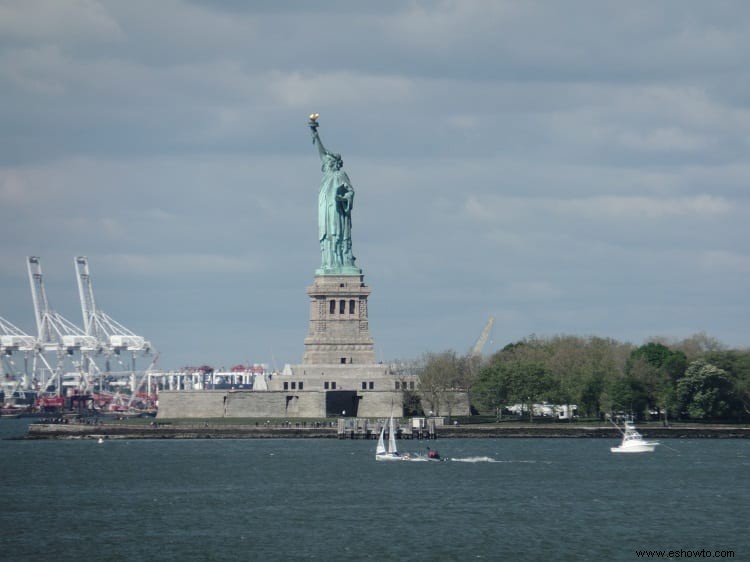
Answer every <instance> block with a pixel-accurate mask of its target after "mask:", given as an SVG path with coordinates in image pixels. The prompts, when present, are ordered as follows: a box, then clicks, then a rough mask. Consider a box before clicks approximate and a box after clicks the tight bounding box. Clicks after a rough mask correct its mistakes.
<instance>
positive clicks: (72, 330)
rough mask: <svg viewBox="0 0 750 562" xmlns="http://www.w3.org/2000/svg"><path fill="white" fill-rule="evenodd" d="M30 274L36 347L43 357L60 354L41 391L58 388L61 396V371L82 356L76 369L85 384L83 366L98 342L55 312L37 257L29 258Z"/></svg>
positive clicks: (43, 382) (43, 381) (43, 379)
mask: <svg viewBox="0 0 750 562" xmlns="http://www.w3.org/2000/svg"><path fill="white" fill-rule="evenodd" d="M26 264H27V267H28V271H29V283H30V284H31V298H32V300H33V302H34V319H35V320H36V327H37V336H36V339H37V346H38V349H39V351H40V354H41V355H43V354H44V353H45V352H55V353H56V354H57V365H56V367H55V369H54V372H53V373H52V377H51V379H50V380H49V381H47V380H45V379H46V377H44V376H42V391H43V392H44V391H46V390H47V388H48V387H49V386H50V385H52V384H56V392H57V394H58V396H59V395H61V394H62V369H63V366H64V364H65V360H66V359H71V360H73V358H74V356H75V354H76V353H79V354H80V356H81V359H82V361H81V362H80V363H78V365H77V367H78V370H79V372H80V375H81V379H82V380H83V379H84V377H85V375H86V373H84V372H83V370H82V369H81V364H82V363H84V362H85V361H83V359H85V358H86V357H87V356H88V355H89V354H91V353H95V352H96V351H97V350H98V346H97V341H96V338H95V337H93V336H89V335H87V334H86V333H85V332H84V331H83V330H81V329H80V328H79V327H78V326H76V325H75V324H73V323H72V322H70V321H69V320H66V319H65V318H64V317H63V316H62V315H60V314H59V313H57V312H55V311H54V310H52V308H51V307H50V306H49V301H48V300H47V292H46V290H45V289H44V278H43V276H42V266H41V263H40V259H39V257H38V256H29V257H28V259H27V262H26Z"/></svg>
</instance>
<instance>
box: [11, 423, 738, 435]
mask: <svg viewBox="0 0 750 562" xmlns="http://www.w3.org/2000/svg"><path fill="white" fill-rule="evenodd" d="M639 431H640V432H641V433H642V434H643V435H644V437H646V438H650V439H655V438H667V439H669V438H672V439H696V438H723V439H746V438H750V426H740V425H699V424H690V425H687V424H685V425H683V424H679V425H673V426H670V427H664V426H657V425H654V426H642V427H641V426H639ZM436 433H437V435H436V437H437V438H438V439H451V438H533V437H538V438H551V437H552V438H554V437H561V438H607V439H616V438H618V437H619V436H620V433H619V431H618V430H617V429H616V428H614V427H606V426H587V425H583V424H581V425H579V424H570V425H568V424H565V425H563V424H541V423H540V424H497V425H495V424H487V425H479V424H477V425H459V426H455V425H454V426H442V427H438V428H437V432H436ZM100 437H101V438H103V439H336V438H342V439H343V438H346V435H341V434H340V433H339V432H338V430H337V428H336V427H335V426H334V427H331V426H329V425H326V426H322V425H321V426H320V427H315V426H314V425H313V426H291V425H287V424H281V425H262V424H261V425H253V424H233V425H230V424H223V423H222V424H212V423H211V422H210V421H209V422H206V423H202V424H196V423H179V422H173V423H153V424H143V423H128V422H120V423H102V424H82V423H35V424H31V425H29V430H28V433H27V435H26V439H98V438H100Z"/></svg>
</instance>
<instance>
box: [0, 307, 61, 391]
mask: <svg viewBox="0 0 750 562" xmlns="http://www.w3.org/2000/svg"><path fill="white" fill-rule="evenodd" d="M37 347H38V346H37V342H36V338H35V337H34V336H30V335H29V334H27V333H25V332H24V331H23V330H21V329H20V328H19V327H17V326H15V325H13V324H12V323H10V322H9V321H8V320H6V319H5V318H3V317H2V316H0V357H2V365H3V367H4V374H6V375H10V376H11V377H12V378H11V380H7V379H6V380H4V381H3V387H4V389H7V390H8V391H9V392H6V395H5V398H6V400H8V398H9V397H10V396H12V395H13V394H14V393H15V392H17V391H18V390H20V389H23V390H26V389H28V387H29V384H30V381H29V380H28V377H29V354H34V359H35V360H34V364H36V355H35V354H36V352H37ZM19 352H21V353H23V354H24V369H23V375H19V374H18V373H17V372H16V369H15V362H14V361H13V355H14V354H15V353H19ZM42 359H44V356H42ZM47 367H48V368H49V365H47Z"/></svg>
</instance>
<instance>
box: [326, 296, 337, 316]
mask: <svg viewBox="0 0 750 562" xmlns="http://www.w3.org/2000/svg"><path fill="white" fill-rule="evenodd" d="M328 312H330V313H331V314H334V313H335V312H336V301H335V300H333V299H331V302H330V303H329V309H328Z"/></svg>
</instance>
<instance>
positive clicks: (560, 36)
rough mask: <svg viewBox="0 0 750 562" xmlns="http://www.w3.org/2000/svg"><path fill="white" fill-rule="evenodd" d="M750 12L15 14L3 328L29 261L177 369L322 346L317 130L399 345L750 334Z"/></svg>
mask: <svg viewBox="0 0 750 562" xmlns="http://www.w3.org/2000/svg"><path fill="white" fill-rule="evenodd" d="M749 28H750V3H748V2H745V1H744V0H737V1H715V2H704V1H702V0H695V1H689V0H675V1H660V2H653V1H652V0H644V1H638V0H631V1H628V2H621V1H611V2H607V1H602V0H591V1H570V2H557V1H537V2H535V1H531V0H523V1H520V0H519V1H470V0H460V1H456V2H451V1H441V2H437V1H413V2H409V1H396V0H394V1H378V2H373V1H366V2H352V1H348V0H346V1H345V0H341V1H338V2H307V1H302V0H300V1H297V2H291V1H290V2H283V1H275V0H266V1H254V2H253V1H247V2H245V1H240V0H234V1H225V2H221V1H213V0H212V1H209V0H161V1H159V2H153V1H152V0H142V1H141V0H128V1H127V2H122V1H116V0H111V1H107V0H24V1H23V2H18V1H15V0H0V92H2V94H1V98H0V99H2V104H0V235H1V236H2V240H1V242H0V291H1V294H2V298H1V299H0V316H2V317H3V318H5V319H6V320H9V321H10V322H12V323H13V324H15V325H17V326H18V327H20V328H22V329H23V330H24V331H26V332H28V333H30V334H32V335H33V334H35V330H36V327H35V323H34V318H33V306H32V301H31V294H30V289H29V281H28V275H27V270H26V256H29V255H36V256H39V257H40V258H41V265H42V269H43V272H44V280H45V285H46V290H47V295H48V297H49V300H50V304H51V305H52V307H53V308H54V309H55V310H56V311H58V312H59V313H61V314H62V315H63V316H65V317H66V318H67V319H68V320H71V321H73V322H75V323H77V324H79V325H81V324H82V321H81V313H80V305H79V300H78V290H77V285H76V278H75V269H74V265H73V258H74V257H75V256H78V255H85V256H87V257H88V259H89V265H90V268H91V278H92V282H93V286H94V291H95V294H96V299H97V305H98V306H99V307H100V308H101V309H103V310H104V311H105V312H107V314H109V315H110V316H111V317H113V318H115V319H116V320H118V321H119V322H120V323H122V324H124V325H125V326H127V327H128V328H129V329H130V330H132V331H134V332H136V333H137V334H139V335H143V336H145V337H146V338H148V339H149V340H150V341H151V342H152V344H153V346H154V348H155V349H157V350H159V351H160V352H161V357H160V360H159V366H160V367H162V368H176V367H181V366H184V365H199V364H205V363H207V364H210V365H213V366H215V367H221V366H224V367H230V366H232V365H234V364H237V363H240V362H264V363H269V364H271V365H272V366H277V367H278V368H280V367H281V366H283V364H284V363H298V362H300V361H301V359H302V353H303V348H304V345H303V340H304V337H305V336H306V334H307V327H308V326H307V324H308V306H309V305H308V296H307V294H306V288H307V287H308V286H309V285H311V284H312V281H313V276H314V272H315V269H316V268H317V267H318V266H319V264H320V253H319V246H318V242H317V192H318V188H319V185H320V162H319V160H318V156H317V151H316V149H315V147H314V146H313V145H312V144H311V139H310V133H309V130H308V129H307V126H306V122H307V116H308V114H310V113H312V112H318V113H320V115H321V117H320V123H321V126H320V135H321V137H322V139H323V141H324V143H325V144H326V147H327V148H329V149H330V150H332V151H335V152H340V153H341V154H342V155H343V159H344V169H345V171H346V172H347V173H348V174H349V177H350V178H351V180H352V183H353V184H354V187H355V190H356V200H355V206H354V213H353V235H352V238H353V244H354V253H355V255H356V256H357V258H358V264H359V266H360V267H362V268H363V271H364V274H365V282H366V283H367V285H368V286H370V287H371V289H372V295H371V296H370V300H369V313H370V330H371V334H372V336H373V337H374V339H375V345H376V353H377V356H378V358H379V359H381V360H384V361H387V360H391V359H397V358H401V359H403V358H412V357H417V356H419V355H421V354H422V353H424V352H426V351H443V350H447V349H453V350H455V351H457V352H461V353H463V352H465V351H467V350H469V349H470V348H471V347H472V345H473V344H474V342H475V341H476V339H477V338H478V337H479V335H480V333H481V331H482V328H483V326H484V324H485V322H486V321H487V319H488V318H489V317H490V316H494V317H495V318H496V323H495V328H494V330H493V334H492V339H491V341H489V342H488V343H487V345H486V347H485V352H492V351H495V350H496V349H499V348H501V347H502V346H504V345H505V344H507V343H509V342H512V341H517V340H519V339H521V338H523V337H525V336H528V335H530V334H536V335H539V336H552V335H556V334H575V335H581V336H591V335H596V336H601V337H611V338H614V339H617V340H620V341H625V342H631V343H634V344H636V345H640V344H642V343H644V342H645V341H646V340H647V339H648V338H649V337H653V336H662V337H667V338H674V339H680V338H684V337H687V336H689V335H691V334H695V333H698V332H705V333H706V334H708V335H710V336H713V337H715V338H717V339H719V340H720V341H721V342H723V343H724V344H726V345H728V346H730V347H743V348H744V347H747V346H748V345H750V305H749V299H748V294H749V293H750V290H749V289H750V282H749V281H748V279H750V244H749V243H750V236H749V229H748V221H749V219H750V190H749V188H748V185H749V184H750V159H749V157H748V154H749V150H748V149H750V65H748V53H750V34H748V31H747V30H748V29H749Z"/></svg>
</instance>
